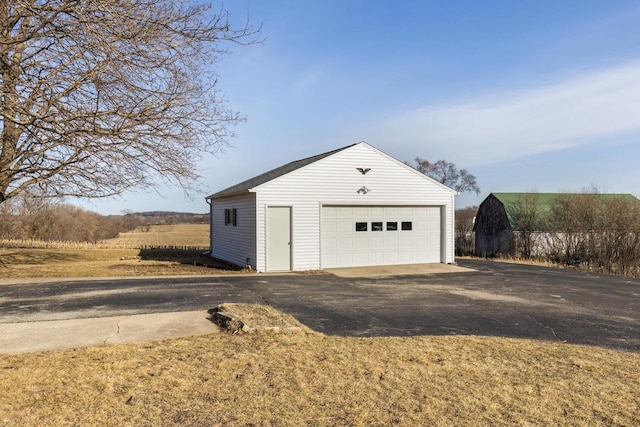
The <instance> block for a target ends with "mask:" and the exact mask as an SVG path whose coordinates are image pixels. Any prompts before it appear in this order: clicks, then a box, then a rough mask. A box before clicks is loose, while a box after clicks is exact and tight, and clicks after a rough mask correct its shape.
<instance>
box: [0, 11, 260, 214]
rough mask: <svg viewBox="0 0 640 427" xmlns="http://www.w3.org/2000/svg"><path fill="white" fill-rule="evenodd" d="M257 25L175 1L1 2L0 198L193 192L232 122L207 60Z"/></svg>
mask: <svg viewBox="0 0 640 427" xmlns="http://www.w3.org/2000/svg"><path fill="white" fill-rule="evenodd" d="M259 30H260V29H259V28H258V29H254V28H252V27H251V26H250V24H249V23H248V22H247V23H246V24H245V25H244V26H242V27H240V28H233V27H232V26H231V25H230V23H229V17H228V14H227V12H226V11H225V10H224V9H222V8H221V9H220V10H218V11H217V12H213V11H212V9H211V7H210V6H206V5H200V4H197V3H188V2H183V1H179V0H166V1H159V0H99V1H98V0H48V1H47V0H9V1H3V2H0V138H1V139H2V150H1V151H0V203H2V202H3V201H4V200H7V199H10V198H12V197H15V196H16V195H18V194H20V193H22V192H25V191H28V192H31V193H38V194H40V195H42V196H64V195H73V196H81V197H106V196H111V195H115V194H119V193H122V192H123V191H125V190H127V189H130V188H132V187H143V188H144V187H147V188H148V187H155V186H157V185H159V182H158V181H159V180H160V182H162V183H172V184H177V185H179V186H181V187H182V188H183V189H184V190H185V191H187V192H188V191H189V190H192V189H194V187H195V183H196V182H197V179H198V178H199V175H198V172H197V168H196V162H197V160H198V159H199V157H200V156H201V155H202V154H203V153H212V154H215V153H217V152H219V151H220V149H221V148H222V147H223V146H224V145H225V144H226V141H227V140H228V139H229V138H230V137H232V136H233V131H232V128H233V126H234V125H236V124H237V123H239V122H241V121H242V120H243V117H242V116H241V115H239V114H238V113H236V112H233V111H231V110H229V109H228V108H227V107H226V106H225V100H224V99H223V98H222V96H221V95H220V92H219V88H218V81H217V76H216V73H215V69H214V68H213V67H212V65H214V64H215V63H217V62H219V61H220V60H221V58H222V57H223V56H225V55H228V53H229V51H228V48H227V45H228V43H235V44H251V43H255V42H257V41H258V40H257V39H256V36H257V33H258V31H259Z"/></svg>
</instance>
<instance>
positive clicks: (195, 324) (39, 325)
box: [0, 311, 219, 354]
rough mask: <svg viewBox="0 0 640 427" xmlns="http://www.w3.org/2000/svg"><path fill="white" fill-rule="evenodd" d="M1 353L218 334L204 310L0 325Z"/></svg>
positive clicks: (216, 328)
mask: <svg viewBox="0 0 640 427" xmlns="http://www.w3.org/2000/svg"><path fill="white" fill-rule="evenodd" d="M0 326H1V329H0V353H9V354H16V353H28V352H33V351H47V350H60V349H65V348H76V347H92V346H103V345H109V344H122V343H131V342H147V341H156V340H163V339H168V338H177V337H184V336H190V335H206V334H211V333H215V332H219V328H218V326H217V325H215V324H214V323H212V322H211V321H210V320H209V314H208V313H207V312H206V311H186V312H179V313H157V314H137V315H132V316H118V317H99V318H90V319H69V320H51V321H45V322H24V323H3V324H2V325H0Z"/></svg>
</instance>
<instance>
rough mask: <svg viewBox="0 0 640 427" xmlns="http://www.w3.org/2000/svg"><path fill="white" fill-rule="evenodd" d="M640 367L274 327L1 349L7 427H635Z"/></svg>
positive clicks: (488, 344) (602, 356) (480, 343)
mask: <svg viewBox="0 0 640 427" xmlns="http://www.w3.org/2000/svg"><path fill="white" fill-rule="evenodd" d="M249 307H250V306H249ZM249 309H250V308H249ZM244 310H246V307H245V308H244ZM242 312H243V309H242V308H241V309H240V313H242ZM248 317H251V316H250V315H249V316H248ZM276 317H278V315H277V314H272V315H271V318H272V319H273V318H276ZM287 322H288V323H290V320H287ZM287 322H285V323H287ZM638 366H640V355H638V354H634V353H625V352H616V351H611V350H604V349H600V348H593V347H584V346H574V345H567V344H560V343H549V342H538V341H531V340H515V339H505V338H483V337H459V336H457V337H411V338H341V337H328V336H324V335H321V334H317V333H312V332H307V331H306V330H305V328H300V329H299V331H298V332H288V333H284V332H281V333H273V332H268V331H265V330H264V329H263V330H262V331H261V332H256V333H250V334H236V335H230V334H213V335H208V336H201V337H191V338H182V339H174V340H167V341H158V342H153V343H145V344H128V345H117V346H108V347H100V348H86V349H77V350H67V351H57V352H50V353H34V354H26V355H13V356H3V357H2V358H0V389H1V390H2V393H0V424H2V425H20V426H30V425H33V426H36V425H43V424H46V425H104V426H121V425H152V426H156V425H157V426H184V425H211V426H389V425H403V426H417V425H420V426H461V425H464V426H518V425H520V426H534V425H554V426H637V425H639V424H640V392H639V390H640V376H639V375H638Z"/></svg>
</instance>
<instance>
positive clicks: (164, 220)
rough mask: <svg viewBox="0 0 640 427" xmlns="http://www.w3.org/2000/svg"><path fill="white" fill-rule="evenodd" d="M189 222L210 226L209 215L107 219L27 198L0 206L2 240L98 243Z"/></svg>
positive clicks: (149, 214)
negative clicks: (159, 226) (153, 228)
mask: <svg viewBox="0 0 640 427" xmlns="http://www.w3.org/2000/svg"><path fill="white" fill-rule="evenodd" d="M185 222H186V223H202V222H204V223H207V222H208V215H207V214H190V213H182V212H143V213H135V212H132V211H125V212H123V215H108V216H105V215H100V214H98V213H95V212H91V211H87V210H85V209H82V208H79V207H77V206H73V205H71V204H67V203H64V202H62V201H59V200H55V199H45V198H40V197H26V196H23V197H15V198H13V199H11V200H8V201H5V202H4V203H2V204H0V239H33V240H44V241H67V242H94V243H95V242H98V241H100V240H105V239H111V238H114V237H117V236H118V234H119V233H121V232H127V231H132V230H135V229H136V228H138V227H145V226H150V225H154V224H177V223H185ZM147 229H148V228H147Z"/></svg>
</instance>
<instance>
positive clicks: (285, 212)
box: [267, 206, 291, 271]
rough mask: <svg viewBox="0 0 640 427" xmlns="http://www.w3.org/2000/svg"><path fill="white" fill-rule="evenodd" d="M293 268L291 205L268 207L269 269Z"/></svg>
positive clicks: (287, 269) (285, 269) (284, 269)
mask: <svg viewBox="0 0 640 427" xmlns="http://www.w3.org/2000/svg"><path fill="white" fill-rule="evenodd" d="M289 270H291V207H290V206H269V207H268V208H267V271H289Z"/></svg>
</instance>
